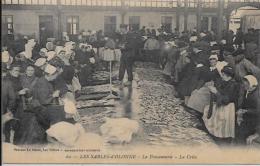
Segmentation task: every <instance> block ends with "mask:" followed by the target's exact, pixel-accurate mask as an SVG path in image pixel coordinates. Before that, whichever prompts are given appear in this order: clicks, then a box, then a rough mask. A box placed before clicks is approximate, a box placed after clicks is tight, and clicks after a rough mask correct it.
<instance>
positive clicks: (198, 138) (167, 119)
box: [79, 63, 215, 146]
mask: <svg viewBox="0 0 260 166" xmlns="http://www.w3.org/2000/svg"><path fill="white" fill-rule="evenodd" d="M108 88H109V86H108V85H99V86H92V87H85V90H86V91H97V92H100V91H104V90H107V89H108ZM115 89H116V88H115ZM117 91H118V92H119V96H120V95H121V97H123V101H122V100H120V101H115V107H97V108H84V109H80V111H79V112H80V115H81V117H82V121H81V123H82V124H83V125H84V127H85V129H86V130H87V131H88V132H94V133H98V134H100V131H99V127H100V126H101V125H102V124H103V123H104V122H105V121H104V117H127V118H131V119H135V120H137V121H139V124H140V131H139V133H138V134H137V135H136V136H134V137H133V140H132V142H131V143H130V144H129V145H130V146H131V145H155V146H156V145H158V146H180V145H183V146H196V145H198V146H200V145H203V146H209V145H211V146H212V145H213V146H215V143H214V141H213V140H212V139H211V138H210V137H209V136H208V134H207V133H205V132H204V131H201V130H198V129H197V128H195V127H194V126H195V125H196V124H198V123H200V122H199V120H198V119H197V118H196V117H195V116H193V115H191V114H189V113H188V112H186V111H184V109H183V107H182V106H181V105H180V103H181V101H180V100H179V99H177V98H176V97H175V96H174V93H175V91H174V88H173V86H172V85H170V84H168V83H167V80H166V79H165V78H164V76H163V73H162V71H161V70H160V69H158V68H157V67H156V65H154V64H150V63H136V65H135V81H134V83H133V88H132V89H131V90H130V89H129V88H124V89H123V90H119V89H118V88H117ZM129 95H130V96H131V97H130V98H126V96H128V97H129Z"/></svg>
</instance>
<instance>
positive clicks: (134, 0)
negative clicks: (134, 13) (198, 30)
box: [1, 0, 260, 8]
mask: <svg viewBox="0 0 260 166" xmlns="http://www.w3.org/2000/svg"><path fill="white" fill-rule="evenodd" d="M185 1H186V0H61V1H60V2H61V4H62V5H86V6H117V7H121V6H129V7H165V8H171V7H178V6H181V7H184V6H185ZM225 1H226V4H227V2H260V0H225ZM1 2H2V4H26V5H57V3H58V0H1ZM186 2H187V6H188V7H191V8H196V7H197V3H198V0H187V1H186ZM178 3H179V4H178ZM200 3H201V6H202V7H203V8H216V7H217V6H218V0H200Z"/></svg>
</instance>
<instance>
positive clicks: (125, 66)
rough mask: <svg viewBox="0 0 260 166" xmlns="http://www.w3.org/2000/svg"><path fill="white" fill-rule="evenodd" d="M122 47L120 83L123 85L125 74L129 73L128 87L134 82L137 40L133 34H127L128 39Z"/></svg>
mask: <svg viewBox="0 0 260 166" xmlns="http://www.w3.org/2000/svg"><path fill="white" fill-rule="evenodd" d="M123 42H125V43H124V44H123V45H122V47H121V52H122V56H121V59H120V67H119V81H120V83H121V85H123V79H124V75H125V72H127V76H128V82H127V83H126V85H132V81H133V63H134V53H135V38H134V36H133V35H132V34H130V33H128V34H126V39H125V41H123Z"/></svg>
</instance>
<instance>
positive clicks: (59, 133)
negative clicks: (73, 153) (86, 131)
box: [46, 122, 82, 146]
mask: <svg viewBox="0 0 260 166" xmlns="http://www.w3.org/2000/svg"><path fill="white" fill-rule="evenodd" d="M81 132H82V131H81V129H80V128H79V127H78V126H77V125H76V124H75V125H74V124H71V123H68V122H58V123H56V124H54V125H52V126H51V127H50V128H49V129H48V130H47V131H46V133H47V134H48V136H50V137H53V138H55V139H56V140H57V141H58V142H59V143H62V144H63V145H66V146H74V145H75V143H76V141H77V139H78V138H79V136H80V134H81Z"/></svg>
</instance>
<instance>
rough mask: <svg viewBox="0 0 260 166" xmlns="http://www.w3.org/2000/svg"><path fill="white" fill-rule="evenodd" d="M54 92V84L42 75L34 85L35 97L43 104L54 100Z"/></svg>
mask: <svg viewBox="0 0 260 166" xmlns="http://www.w3.org/2000/svg"><path fill="white" fill-rule="evenodd" d="M53 92H54V89H53V86H52V84H51V83H50V82H49V81H48V80H46V78H45V77H41V78H39V79H38V81H37V83H36V84H35V86H34V89H33V98H34V99H36V100H38V101H39V102H40V104H41V105H49V104H51V103H52V100H53V97H52V94H53Z"/></svg>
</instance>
